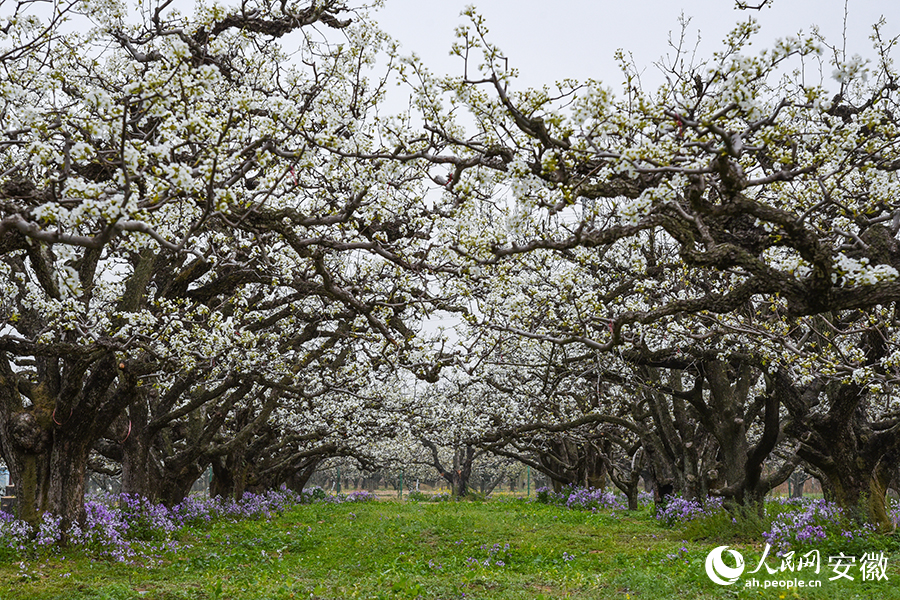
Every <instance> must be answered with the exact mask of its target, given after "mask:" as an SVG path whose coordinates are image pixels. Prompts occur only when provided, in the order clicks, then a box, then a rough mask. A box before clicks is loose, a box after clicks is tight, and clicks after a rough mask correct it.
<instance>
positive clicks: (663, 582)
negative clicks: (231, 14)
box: [0, 501, 900, 600]
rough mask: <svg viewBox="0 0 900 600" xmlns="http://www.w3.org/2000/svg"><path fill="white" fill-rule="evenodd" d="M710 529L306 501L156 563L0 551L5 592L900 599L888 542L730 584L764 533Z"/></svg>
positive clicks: (455, 507) (510, 508)
mask: <svg viewBox="0 0 900 600" xmlns="http://www.w3.org/2000/svg"><path fill="white" fill-rule="evenodd" d="M710 529H711V528H710V527H701V528H698V527H696V526H691V525H686V526H684V527H682V528H677V529H666V528H664V527H662V526H661V525H659V524H658V523H657V522H656V521H655V519H654V518H653V517H652V515H651V514H650V512H649V511H647V510H645V511H641V512H638V513H634V514H629V513H625V512H621V513H617V514H615V515H611V514H609V513H597V514H592V513H588V512H578V511H570V510H567V509H564V508H560V507H555V506H545V505H541V504H532V503H525V502H519V501H508V502H484V503H480V502H474V503H472V502H462V503H456V502H441V503H425V502H423V503H412V502H408V503H396V502H378V503H362V504H344V505H331V504H319V505H307V506H301V507H298V508H296V509H295V510H292V511H290V512H288V513H286V514H284V515H281V516H280V517H277V518H274V519H273V520H272V521H271V522H264V521H245V522H240V523H229V522H219V523H216V524H213V525H210V526H208V527H206V528H202V529H201V528H198V529H191V530H188V531H186V532H184V533H183V534H181V536H180V538H179V542H180V543H181V544H182V545H183V546H185V547H182V548H181V549H179V550H178V551H176V552H170V553H167V554H165V555H163V556H162V557H161V559H162V563H161V564H155V565H150V566H126V565H121V564H114V563H111V562H108V561H106V560H96V561H92V560H91V559H90V558H89V557H85V556H83V555H81V554H76V553H72V552H70V553H66V552H63V553H60V554H52V553H47V554H46V555H41V556H32V557H15V558H14V559H13V560H6V561H3V562H0V600H13V599H22V600H24V599H28V600H39V599H51V598H59V599H63V598H64V599H66V600H70V599H71V600H80V599H97V600H100V599H110V600H113V599H115V600H125V599H139V598H142V599H145V600H163V599H165V600H175V599H184V600H238V599H240V600H243V599H248V600H256V599H259V600H263V599H266V600H270V599H271V600H275V599H279V600H281V599H290V598H298V599H299V598H303V599H326V598H327V599H331V598H334V599H344V598H385V599H412V598H419V597H421V598H442V599H461V598H466V599H470V598H491V599H494V598H498V599H504V598H508V599H517V600H518V599H527V598H533V599H537V598H621V599H628V600H630V599H645V598H647V599H651V598H660V599H662V598H665V599H669V598H690V599H694V598H779V599H780V598H840V599H842V600H849V599H851V598H879V599H882V598H884V599H890V598H898V599H900V586H898V585H897V584H898V583H900V553H896V552H892V553H889V554H888V570H887V574H888V581H887V582H884V581H882V582H878V583H877V584H875V583H869V582H865V583H864V582H862V581H859V572H858V570H856V571H855V572H854V573H853V574H855V575H856V581H853V582H842V583H837V582H830V581H828V577H829V576H830V575H831V574H832V572H831V570H830V568H829V567H828V566H827V561H826V557H824V556H823V557H822V571H821V573H820V574H819V575H818V576H816V575H814V574H812V573H809V574H808V575H798V574H789V575H790V577H784V576H780V575H779V576H769V575H765V576H762V577H760V579H762V580H773V581H774V580H776V579H778V578H779V577H782V578H784V579H792V578H793V577H794V576H797V577H800V578H807V579H819V580H821V581H822V587H821V588H820V589H816V590H805V589H804V590H800V589H797V590H785V589H780V590H771V589H762V588H752V589H751V588H746V587H744V585H743V581H744V580H746V579H747V575H746V573H745V576H744V580H741V581H738V583H737V584H735V585H732V586H729V587H720V586H717V585H715V584H713V583H712V582H711V581H710V580H709V578H708V577H707V576H706V573H705V570H704V560H705V558H706V555H707V554H708V553H709V551H710V550H711V549H712V548H714V547H716V546H719V545H726V544H727V545H730V546H732V547H735V548H737V549H739V550H740V551H741V552H742V553H743V554H744V556H745V558H746V561H747V570H748V571H749V570H752V569H753V568H755V567H756V565H757V563H758V561H759V555H760V551H761V546H762V539H761V538H757V537H756V536H755V534H749V535H748V533H747V530H742V529H741V525H740V524H739V525H736V526H734V527H729V526H728V523H727V522H723V523H721V524H719V525H716V527H715V528H714V529H713V531H712V533H711V532H710ZM750 531H755V530H754V529H753V528H750ZM689 537H690V538H691V539H689ZM494 544H497V545H498V551H497V552H494V553H493V555H492V552H491V548H492V547H493V546H494ZM506 544H509V549H508V551H507V550H504V547H505V545H506ZM882 546H884V545H883V544H882ZM682 547H684V548H686V550H687V551H686V552H684V551H682V550H681V548H682ZM888 547H893V545H890V544H889V545H888ZM564 555H565V556H569V555H570V556H574V558H573V559H571V560H565V558H564ZM670 555H676V557H675V558H673V557H671V556H670ZM498 559H499V560H501V561H502V562H503V563H505V564H503V565H497V564H496V561H497V560H498ZM485 560H490V562H491V564H490V566H485V565H484V561H485ZM474 561H477V563H478V564H474ZM768 562H769V564H770V565H772V566H777V564H778V562H777V561H776V560H775V559H770V560H769V561H768Z"/></svg>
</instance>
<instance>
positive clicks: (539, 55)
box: [376, 0, 900, 90]
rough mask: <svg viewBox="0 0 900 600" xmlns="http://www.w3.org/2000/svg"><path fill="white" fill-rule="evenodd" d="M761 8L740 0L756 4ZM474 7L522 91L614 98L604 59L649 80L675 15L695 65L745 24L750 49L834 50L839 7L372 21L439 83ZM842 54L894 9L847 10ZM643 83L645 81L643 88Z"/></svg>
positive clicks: (691, 7) (812, 1)
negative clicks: (619, 61) (619, 55)
mask: <svg viewBox="0 0 900 600" xmlns="http://www.w3.org/2000/svg"><path fill="white" fill-rule="evenodd" d="M759 2H761V0H749V2H748V3H750V4H758V3H759ZM468 4H474V5H475V6H476V7H477V9H478V12H479V13H480V14H482V15H483V16H484V17H485V19H486V22H487V25H488V27H489V29H490V31H491V41H492V42H493V43H494V44H495V45H497V46H499V47H500V49H501V50H502V51H503V52H504V53H505V54H506V55H507V57H508V58H509V61H510V67H514V68H516V69H518V70H519V73H520V82H521V84H523V87H533V86H538V85H542V84H552V83H553V82H555V81H559V80H561V79H564V78H567V77H569V78H572V79H578V80H584V79H587V78H594V79H599V80H601V81H603V82H604V83H605V84H607V85H610V86H612V87H613V88H614V89H616V90H617V89H618V87H619V84H620V82H621V80H622V77H621V75H620V73H619V71H618V68H617V66H616V63H615V61H614V60H613V55H614V53H615V51H616V50H617V49H618V48H623V49H625V50H626V51H629V52H631V53H632V54H633V56H634V58H635V62H636V63H637V64H638V65H639V66H641V67H646V68H647V71H646V72H647V75H648V76H651V73H652V72H653V71H654V68H653V66H652V63H653V62H654V61H656V60H657V59H658V58H659V57H660V56H662V55H664V54H666V52H667V50H668V49H669V48H668V43H667V42H668V39H669V32H673V33H674V34H676V35H677V34H678V33H679V31H680V27H679V24H678V18H679V15H680V14H681V13H682V12H683V13H684V15H685V16H686V17H690V18H691V24H690V29H689V31H690V33H689V37H688V41H689V42H690V43H691V46H692V45H693V42H694V41H695V40H696V35H697V32H698V30H699V32H700V34H701V40H702V41H701V45H700V49H699V53H700V56H707V57H708V56H709V55H711V54H712V52H714V51H715V50H718V49H719V48H720V42H721V40H722V39H723V38H724V37H725V35H726V34H727V33H728V32H729V31H730V30H731V29H732V28H733V26H734V25H735V24H736V23H737V22H738V21H742V20H746V19H747V18H748V17H750V16H753V17H754V18H756V19H757V20H758V21H759V22H760V24H761V25H762V31H761V32H760V35H759V37H758V40H759V41H758V42H756V43H755V44H754V46H753V47H754V48H758V50H759V51H761V50H762V49H763V48H765V47H768V46H770V45H771V42H772V41H773V40H775V39H776V38H780V37H785V36H788V35H796V34H797V33H798V32H799V31H801V30H802V31H804V32H809V31H811V28H812V26H813V25H818V27H819V29H820V31H821V32H822V34H823V35H825V37H826V39H827V40H828V42H829V43H830V44H832V45H836V46H838V47H840V46H841V45H842V44H843V42H842V31H843V28H844V6H845V3H844V0H774V3H773V7H772V8H764V9H763V10H761V11H756V10H744V11H740V10H736V9H735V8H734V5H735V3H734V1H733V0H680V1H679V0H631V1H617V2H612V1H602V0H557V1H556V2H553V1H552V0H550V1H548V0H386V6H385V8H384V9H382V10H381V11H380V12H379V13H377V14H376V20H377V21H378V22H379V24H380V25H381V27H382V29H384V30H385V31H386V32H387V33H389V34H390V35H392V36H393V37H394V38H396V39H398V40H399V41H400V42H401V43H402V44H403V46H402V48H401V51H402V53H403V54H410V53H412V52H415V53H416V54H418V55H420V56H421V57H422V58H423V59H425V63H426V65H428V66H429V68H430V69H431V70H432V71H433V72H435V73H438V74H444V73H450V74H453V75H460V74H462V73H461V71H462V61H461V59H459V58H456V57H453V58H451V57H450V56H449V51H450V47H451V45H452V44H453V42H454V39H455V38H454V29H455V28H456V27H457V26H459V25H461V24H463V23H466V22H467V19H466V18H465V17H461V16H460V12H461V11H462V10H463V8H464V7H465V6H466V5H468ZM847 9H848V11H847V34H848V35H847V38H848V39H847V54H848V55H849V56H852V55H853V54H860V55H861V56H863V57H872V56H873V52H872V45H871V42H870V41H869V39H868V36H869V35H870V34H871V33H872V25H873V24H874V23H876V22H877V21H878V19H879V18H880V17H881V16H884V17H885V19H886V20H887V27H886V29H885V33H887V34H888V35H889V36H891V37H893V36H896V35H898V33H900V5H895V4H893V2H891V1H884V0H880V1H879V0H848V1H847ZM645 83H646V82H645Z"/></svg>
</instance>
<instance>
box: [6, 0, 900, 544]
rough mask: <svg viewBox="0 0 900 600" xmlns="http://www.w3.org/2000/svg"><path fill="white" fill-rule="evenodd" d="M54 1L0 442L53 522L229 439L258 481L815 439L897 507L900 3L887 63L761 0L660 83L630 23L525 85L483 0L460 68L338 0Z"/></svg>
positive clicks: (852, 477)
mask: <svg viewBox="0 0 900 600" xmlns="http://www.w3.org/2000/svg"><path fill="white" fill-rule="evenodd" d="M39 6H40V4H39V3H34V2H20V3H18V4H17V7H16V11H15V13H14V14H13V15H11V16H9V17H5V18H4V20H3V21H2V23H3V27H2V28H0V31H2V35H3V38H2V39H3V49H2V53H0V61H2V67H3V75H2V87H0V94H2V97H0V102H2V109H0V270H2V272H3V277H2V279H0V312H2V314H3V317H4V323H5V326H4V328H3V329H2V330H0V452H2V456H3V459H4V461H5V462H6V463H7V464H8V465H9V466H10V469H11V471H12V475H13V479H14V480H16V481H18V482H20V484H19V485H20V490H21V492H20V493H21V495H22V497H23V506H25V507H26V508H25V513H24V514H25V515H26V517H27V518H29V519H32V520H34V519H36V518H37V517H38V515H39V514H40V513H41V512H42V511H45V510H51V511H54V512H57V513H59V514H61V515H63V517H64V518H66V519H69V520H77V519H78V518H80V512H81V510H82V500H81V499H82V498H83V481H84V478H85V473H86V472H87V470H88V469H89V468H110V469H111V470H112V471H113V472H115V471H116V470H117V469H121V472H122V476H123V481H124V482H125V483H126V484H127V486H126V487H128V489H129V491H133V492H136V493H141V494H143V495H152V494H158V495H159V496H160V497H161V498H162V499H164V500H165V501H167V502H169V503H176V502H178V501H180V500H181V499H182V498H183V497H184V495H185V494H186V493H187V491H188V490H189V489H190V485H191V483H193V481H194V480H195V479H196V478H197V477H198V476H199V475H200V474H201V473H202V472H203V471H204V470H206V469H207V468H212V470H213V473H214V476H215V478H216V480H217V483H216V486H214V487H215V489H216V490H217V492H218V493H223V494H240V493H241V492H242V491H243V490H244V489H248V488H252V487H254V486H258V487H267V486H269V487H271V486H276V485H279V484H281V483H286V482H290V481H294V482H295V483H296V484H297V485H299V486H302V485H303V483H304V482H305V480H306V478H308V477H309V473H311V472H312V469H314V468H315V467H316V465H317V464H318V463H319V461H321V460H322V459H324V458H327V457H329V456H352V457H355V459H356V460H358V461H360V463H361V464H363V465H364V466H367V467H371V468H377V466H379V465H384V464H389V463H390V462H391V460H395V461H403V460H408V461H414V462H417V463H428V464H431V465H433V466H434V467H435V468H436V469H437V470H439V471H440V473H441V476H444V477H445V478H447V479H448V481H449V482H450V483H451V484H452V485H453V486H454V489H458V490H459V491H460V492H461V493H465V488H466V486H467V483H466V481H467V479H468V476H469V475H468V474H469V473H471V472H472V468H473V464H474V462H475V461H477V460H479V459H480V458H481V457H486V456H489V455H495V456H501V457H508V458H515V459H516V460H519V461H522V462H525V463H526V464H529V465H532V466H534V467H535V468H537V469H539V470H541V471H543V472H544V473H546V474H547V475H548V476H550V477H551V478H552V479H553V480H554V481H556V482H557V483H558V484H562V483H589V484H591V485H597V486H601V485H604V484H605V483H606V482H607V481H612V482H613V483H614V484H615V485H617V486H619V487H620V488H622V489H623V491H625V492H626V494H628V495H629V499H632V498H634V497H636V493H637V485H638V480H639V479H640V478H643V479H644V480H645V481H648V482H652V483H653V485H654V486H655V490H656V492H657V494H658V496H662V495H664V494H666V493H682V494H685V495H690V496H695V497H698V498H699V497H705V496H706V494H716V495H720V496H723V497H725V498H726V499H728V500H729V501H730V502H733V503H737V504H746V503H755V502H758V501H759V500H760V499H761V498H762V497H763V496H764V495H765V494H766V493H767V492H768V491H769V490H771V489H772V488H773V487H774V486H776V485H778V484H779V483H781V482H782V481H784V480H785V479H787V477H789V476H790V475H791V473H792V472H793V471H794V469H797V468H803V469H806V470H807V471H808V472H810V473H812V474H813V475H815V476H816V477H818V478H819V479H820V480H821V481H822V482H823V488H824V489H825V490H826V493H828V494H830V495H831V496H832V497H833V498H834V499H836V500H837V501H838V502H839V503H840V504H841V505H842V506H844V507H845V508H848V509H851V510H853V511H855V514H857V515H858V516H859V518H861V519H868V520H870V521H873V522H876V523H878V524H880V525H882V526H886V524H887V521H886V519H887V517H886V514H885V509H884V498H885V491H886V489H887V487H889V486H890V485H892V481H893V480H894V478H895V477H896V475H897V467H898V466H900V465H898V452H900V436H898V428H900V413H898V412H897V404H896V396H895V383H896V380H897V376H898V371H897V369H898V365H900V345H898V342H900V338H898V334H900V330H898V321H897V309H896V304H895V303H896V302H897V300H898V298H900V281H898V273H900V242H898V239H897V234H898V232H900V207H898V205H897V201H896V196H897V194H896V193H895V192H896V190H897V187H898V178H897V171H898V170H900V153H898V147H897V143H898V142H897V139H898V136H897V133H898V131H897V129H898V125H900V123H898V120H897V119H898V117H897V116H896V115H897V114H898V106H897V103H898V94H900V90H898V79H897V73H896V70H895V68H894V65H893V62H892V59H891V49H892V46H893V45H894V43H895V40H892V39H884V38H883V37H882V34H881V31H882V29H881V24H877V25H876V26H875V29H874V35H873V40H874V55H873V58H872V59H871V60H870V61H864V60H862V59H860V58H859V57H846V56H844V55H843V54H842V53H841V52H833V53H830V54H829V53H826V52H825V51H824V48H825V47H824V45H823V44H824V42H823V40H820V39H818V38H817V37H815V36H809V37H796V38H786V39H783V40H779V41H778V42H777V43H776V44H775V45H774V46H773V47H772V48H770V49H767V50H764V51H762V52H759V53H752V52H751V50H750V42H751V40H752V39H753V36H754V35H755V34H756V33H757V30H758V26H757V25H756V24H755V22H754V21H753V20H752V19H750V20H747V21H745V22H744V23H742V24H739V25H738V26H737V27H736V28H735V29H734V30H733V31H731V32H730V33H729V34H728V36H727V37H726V38H725V40H724V42H723V43H722V45H721V48H720V50H718V51H717V52H714V53H712V54H711V56H710V57H709V58H706V59H702V58H700V57H698V55H697V54H696V53H694V52H693V50H691V51H688V49H687V47H686V45H684V44H682V45H678V44H675V45H674V46H673V48H672V51H671V53H670V54H669V56H668V57H667V58H666V59H665V60H664V61H662V62H661V63H660V69H661V73H662V75H663V81H664V83H663V84H662V85H661V86H660V87H658V88H656V89H644V88H643V87H642V85H641V83H640V78H639V77H638V76H637V70H636V69H637V66H636V65H632V64H630V63H629V62H628V61H627V60H626V55H625V54H624V53H622V54H620V56H619V57H618V58H619V60H620V64H621V68H622V73H623V75H624V79H625V82H624V86H623V91H622V92H621V93H618V94H617V93H616V92H615V91H614V90H613V89H611V88H609V87H607V86H605V85H604V84H602V83H601V82H599V81H594V80H587V81H585V82H584V83H577V82H571V81H566V82H562V83H559V84H557V85H556V87H555V88H552V87H550V86H547V87H544V88H541V89H528V90H519V89H517V83H516V79H515V72H514V70H513V69H510V68H509V58H508V57H506V56H505V55H504V54H503V53H502V52H501V51H500V49H499V48H496V47H494V46H493V45H492V44H491V42H490V37H489V35H488V32H487V28H486V25H485V23H484V21H483V19H482V18H481V17H480V16H479V15H478V14H477V13H476V12H475V10H474V9H467V11H466V17H467V18H468V19H469V24H468V25H466V26H463V27H461V28H460V29H459V41H458V43H457V45H456V46H455V47H454V48H453V52H454V53H455V54H456V55H458V57H459V59H460V63H461V69H460V70H461V72H462V75H459V76H450V77H435V76H433V75H432V74H431V73H430V72H429V70H428V68H427V65H424V64H422V63H421V61H420V60H418V59H416V58H415V57H413V58H401V57H400V56H399V53H398V49H397V46H396V44H395V43H394V42H393V41H392V40H391V39H390V37H389V36H388V35H387V34H385V33H384V32H381V31H380V30H379V29H378V28H377V26H376V25H375V23H374V22H373V21H372V20H371V17H370V16H369V15H368V14H367V13H366V12H365V11H364V10H362V9H353V8H351V7H349V6H347V5H345V4H344V3H341V2H336V1H330V0H329V1H327V2H317V3H309V4H305V3H301V4H297V5H289V4H288V3H272V2H267V1H265V0H258V1H254V2H244V3H242V4H241V5H239V6H227V5H218V4H215V5H211V6H207V5H203V4H199V5H197V7H195V8H194V12H193V13H192V14H181V13H180V12H178V11H177V10H176V9H175V8H174V7H173V6H171V2H148V3H138V4H137V5H136V6H135V7H129V5H127V4H125V3H118V2H112V1H109V2H93V1H90V2H79V3H72V4H69V5H60V6H58V7H57V8H56V9H54V10H55V12H53V13H52V14H42V13H41V12H40V10H39ZM130 8H136V9H137V10H134V11H131V10H130ZM287 48H290V49H291V50H290V51H288V50H287ZM476 55H478V56H479V57H478V58H475V57H476ZM807 65H815V69H811V68H810V69H808V68H807ZM812 71H815V72H816V73H818V74H820V75H816V77H817V79H814V78H813V76H811V75H810V72H812ZM826 76H830V79H828V78H827V77H826ZM398 82H399V83H401V84H402V86H403V87H402V88H401V89H403V90H407V91H408V92H409V97H410V104H409V109H408V110H407V111H406V112H404V113H402V114H398V115H390V114H388V112H389V111H388V110H387V109H386V108H385V107H386V97H387V89H388V86H389V85H392V84H394V83H398ZM440 319H443V320H444V321H445V322H446V321H450V322H453V323H455V324H456V325H455V326H454V327H453V328H452V331H449V330H445V329H442V328H440V327H437V326H435V323H436V322H438V321H439V320H440ZM392 439H393V440H397V443H396V444H394V450H390V449H389V448H390V447H391V444H390V443H387V444H385V442H388V441H389V440H392ZM411 446H412V447H414V448H410V447H411ZM410 452H412V454H410ZM101 457H102V458H101ZM92 461H93V462H92ZM101 463H102V464H105V465H106V467H102V466H100V465H101ZM249 464H253V465H255V467H254V468H253V469H250V468H248V467H247V466H246V465H249ZM451 464H452V466H453V468H452V469H450V468H448V467H447V465H451ZM464 474H465V475H464ZM63 482H67V483H65V484H63ZM71 482H81V483H79V484H72V483H71Z"/></svg>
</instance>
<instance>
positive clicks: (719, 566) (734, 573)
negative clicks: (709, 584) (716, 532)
mask: <svg viewBox="0 0 900 600" xmlns="http://www.w3.org/2000/svg"><path fill="white" fill-rule="evenodd" d="M726 550H728V546H719V547H718V548H715V549H713V551H712V552H710V553H709V554H708V555H707V556H706V574H707V575H708V576H709V578H710V579H712V581H713V583H717V584H719V585H731V584H732V583H734V582H735V581H737V580H738V577H740V576H741V573H743V572H744V557H743V556H741V553H740V552H738V551H736V550H728V552H729V554H731V556H732V557H733V558H734V561H735V566H734V567H729V566H728V565H726V564H725V561H724V560H722V553H724V552H725V551H726Z"/></svg>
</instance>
